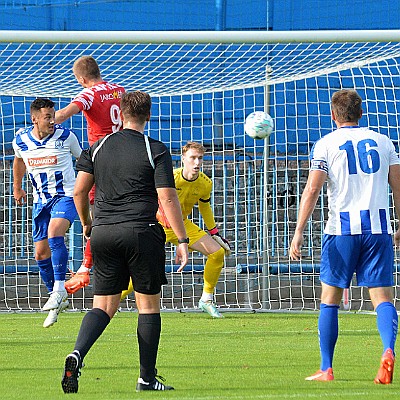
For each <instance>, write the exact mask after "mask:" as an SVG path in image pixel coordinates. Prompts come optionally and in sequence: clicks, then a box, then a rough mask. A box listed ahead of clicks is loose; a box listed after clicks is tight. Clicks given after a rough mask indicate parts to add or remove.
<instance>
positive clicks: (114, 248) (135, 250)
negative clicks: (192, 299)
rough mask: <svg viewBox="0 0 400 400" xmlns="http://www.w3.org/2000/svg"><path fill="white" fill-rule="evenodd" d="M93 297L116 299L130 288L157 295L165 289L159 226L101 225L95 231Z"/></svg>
mask: <svg viewBox="0 0 400 400" xmlns="http://www.w3.org/2000/svg"><path fill="white" fill-rule="evenodd" d="M90 247H91V250H92V254H93V262H94V268H93V293H94V294H96V295H102V296H104V295H113V294H118V293H121V292H122V291H123V290H126V289H127V288H128V284H129V278H130V277H131V278H132V283H133V288H134V290H135V291H136V292H139V293H143V294H157V293H159V292H160V291H161V286H162V285H165V284H166V283H168V282H167V278H166V276H165V233H164V230H163V228H162V227H161V225H160V224H158V223H154V224H140V225H138V224H137V223H136V224H134V223H132V222H124V223H121V224H115V225H99V226H95V227H94V228H93V229H92V234H91V238H90Z"/></svg>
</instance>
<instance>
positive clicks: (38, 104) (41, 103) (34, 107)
mask: <svg viewBox="0 0 400 400" xmlns="http://www.w3.org/2000/svg"><path fill="white" fill-rule="evenodd" d="M42 108H54V101H51V100H50V99H43V98H38V99H36V100H33V101H32V103H31V106H30V112H31V114H32V113H33V112H35V111H39V110H40V109H42Z"/></svg>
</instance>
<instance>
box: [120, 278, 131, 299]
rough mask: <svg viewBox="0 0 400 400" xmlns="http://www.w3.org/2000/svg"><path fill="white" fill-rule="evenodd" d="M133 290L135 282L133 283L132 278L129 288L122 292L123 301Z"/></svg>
mask: <svg viewBox="0 0 400 400" xmlns="http://www.w3.org/2000/svg"><path fill="white" fill-rule="evenodd" d="M132 292H133V284H132V279H130V280H129V286H128V289H126V290H123V291H122V293H121V301H122V300H124V299H125V297H126V296H128V294H131V293H132Z"/></svg>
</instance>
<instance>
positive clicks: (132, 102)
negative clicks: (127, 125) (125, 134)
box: [120, 91, 151, 123]
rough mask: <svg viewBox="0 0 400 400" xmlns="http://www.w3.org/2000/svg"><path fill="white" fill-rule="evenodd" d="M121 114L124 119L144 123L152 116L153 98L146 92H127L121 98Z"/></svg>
mask: <svg viewBox="0 0 400 400" xmlns="http://www.w3.org/2000/svg"><path fill="white" fill-rule="evenodd" d="M120 107H121V113H122V115H123V116H124V119H126V120H131V119H132V118H134V119H136V120H137V121H138V122H139V123H144V122H145V121H146V120H147V119H148V118H149V116H150V110H151V97H150V95H149V94H147V93H145V92H140V91H136V92H125V93H124V94H123V95H122V97H121V104H120Z"/></svg>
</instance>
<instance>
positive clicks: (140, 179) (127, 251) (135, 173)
mask: <svg viewBox="0 0 400 400" xmlns="http://www.w3.org/2000/svg"><path fill="white" fill-rule="evenodd" d="M150 110H151V98H150V96H149V95H148V94H147V93H144V92H132V93H125V94H123V96H122V99H121V114H122V120H123V127H124V128H123V129H122V130H121V131H119V132H116V133H113V134H111V135H108V136H106V137H104V138H103V139H100V140H99V141H97V142H96V143H95V144H94V145H93V146H91V148H90V149H89V150H84V151H83V153H82V156H81V157H80V158H79V160H78V163H77V170H78V176H77V180H76V185H75V190H74V200H75V204H76V208H77V211H78V214H79V217H80V220H81V223H82V226H83V232H84V235H85V236H86V237H88V236H89V235H90V233H91V247H92V252H93V257H94V263H95V265H96V267H95V268H94V272H93V291H94V298H93V309H92V310H91V311H89V312H88V313H87V314H86V315H85V317H84V318H83V320H82V324H81V328H80V331H79V334H78V338H77V340H76V344H75V347H74V351H73V352H72V353H71V354H69V355H68V356H67V357H66V360H65V369H64V375H63V378H62V388H63V390H64V392H65V393H76V392H77V391H78V378H79V375H80V369H81V367H82V365H83V364H82V362H83V360H84V357H85V356H86V354H87V353H88V351H89V350H90V348H91V347H92V346H93V344H94V343H95V341H96V340H97V339H98V337H99V336H100V335H101V334H102V332H103V331H104V329H105V328H106V327H107V325H108V324H109V322H110V320H111V318H112V317H113V316H114V314H115V312H116V311H117V309H118V306H119V302H120V298H121V292H122V290H125V289H126V288H127V287H128V283H129V279H130V278H131V279H132V282H133V287H134V290H135V299H136V305H137V308H138V312H139V316H138V326H137V338H138V344H139V359H140V377H139V379H138V382H137V385H136V390H137V391H142V390H171V389H173V388H172V387H171V386H166V385H164V384H163V383H161V382H160V381H158V380H157V378H156V374H157V370H156V359H157V353H158V344H159V339H160V332H161V316H160V292H161V287H162V285H164V284H166V283H167V279H166V276H165V234H164V231H163V229H162V227H161V225H160V224H158V223H157V219H156V212H157V209H158V199H159V201H160V202H161V204H162V206H163V209H164V210H165V214H166V216H167V217H168V220H169V221H170V223H171V227H172V229H173V230H174V232H175V233H176V235H177V236H178V238H179V240H178V242H179V245H178V249H177V252H176V262H177V263H179V264H180V268H179V270H182V269H183V268H184V266H185V265H186V263H187V260H188V245H187V242H188V240H187V236H186V232H185V227H184V224H183V221H182V214H181V209H180V205H179V200H178V196H177V194H176V189H175V184H174V176H173V169H172V158H171V155H170V153H169V151H168V149H167V147H166V146H165V145H164V144H163V143H162V142H160V141H158V140H154V139H150V138H149V137H148V136H145V135H144V134H143V133H144V130H145V126H146V123H147V121H149V119H150ZM94 181H96V185H97V189H96V193H95V212H94V220H93V229H91V228H92V223H91V219H90V215H89V204H88V193H89V191H90V189H91V187H92V185H93V182H94ZM110 182H112V184H110Z"/></svg>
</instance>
